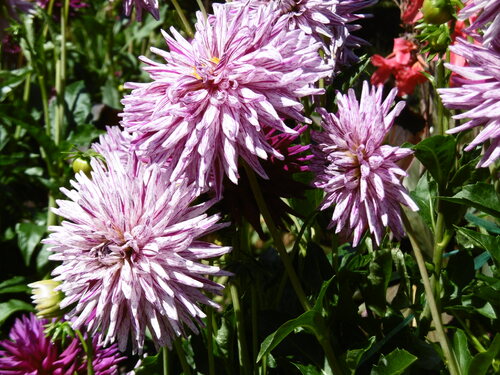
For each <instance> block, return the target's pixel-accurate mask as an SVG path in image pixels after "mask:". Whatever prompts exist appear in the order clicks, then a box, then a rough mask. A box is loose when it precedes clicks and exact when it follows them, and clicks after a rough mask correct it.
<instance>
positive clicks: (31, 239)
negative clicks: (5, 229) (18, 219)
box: [16, 223, 46, 266]
mask: <svg viewBox="0 0 500 375" xmlns="http://www.w3.org/2000/svg"><path fill="white" fill-rule="evenodd" d="M45 230H46V227H45V226H44V225H37V224H34V223H17V224H16V233H17V244H18V246H19V249H20V250H21V254H22V255H23V259H24V263H25V264H26V266H29V264H30V260H31V256H32V255H33V252H34V251H35V248H36V246H37V245H38V244H39V243H40V241H41V239H42V237H43V235H44V234H45Z"/></svg>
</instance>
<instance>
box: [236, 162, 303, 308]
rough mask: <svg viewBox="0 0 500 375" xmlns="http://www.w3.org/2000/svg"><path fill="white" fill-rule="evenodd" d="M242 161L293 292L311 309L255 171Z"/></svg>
mask: <svg viewBox="0 0 500 375" xmlns="http://www.w3.org/2000/svg"><path fill="white" fill-rule="evenodd" d="M242 162H243V166H244V168H245V171H246V173H247V176H248V180H249V182H250V187H251V188H252V192H253V194H254V197H255V200H256V201H257V206H258V207H259V209H260V212H261V213H262V216H263V217H264V220H265V222H266V224H267V227H268V229H269V232H271V237H272V238H273V242H274V246H275V247H276V249H277V250H278V253H279V255H280V257H281V260H282V262H283V265H284V266H285V270H286V273H287V274H288V277H289V278H290V282H291V283H292V287H293V289H294V290H295V294H296V295H297V298H298V299H299V301H300V304H301V305H302V307H303V308H304V310H305V311H308V310H311V306H310V305H309V302H308V301H307V298H306V294H305V293H304V289H302V285H301V284H300V281H299V278H298V276H297V274H296V273H295V270H294V268H293V265H292V262H291V261H290V258H289V257H288V253H287V251H286V248H285V245H284V244H283V240H282V238H281V235H280V233H279V231H278V229H277V228H276V225H275V224H274V221H273V219H272V217H271V214H270V213H269V210H268V208H267V205H266V203H265V201H264V197H263V196H262V192H261V191H260V187H259V184H258V182H257V178H256V177H255V173H254V171H253V170H252V168H250V167H249V166H248V164H247V163H246V162H245V161H242Z"/></svg>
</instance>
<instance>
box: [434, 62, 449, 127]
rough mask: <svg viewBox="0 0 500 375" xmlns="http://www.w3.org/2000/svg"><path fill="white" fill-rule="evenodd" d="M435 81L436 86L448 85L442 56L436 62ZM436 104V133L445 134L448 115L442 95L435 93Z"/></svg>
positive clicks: (447, 125)
mask: <svg viewBox="0 0 500 375" xmlns="http://www.w3.org/2000/svg"><path fill="white" fill-rule="evenodd" d="M435 76H436V78H435V82H436V87H446V86H447V85H446V82H445V70H444V64H443V60H442V59H441V58H440V59H439V60H438V62H437V64H436V74H435ZM434 102H435V105H436V112H437V121H436V130H435V134H439V135H444V134H445V133H446V131H447V130H448V128H449V123H448V116H446V115H445V108H444V106H443V102H442V101H441V97H440V96H439V95H437V94H436V95H435V101H434Z"/></svg>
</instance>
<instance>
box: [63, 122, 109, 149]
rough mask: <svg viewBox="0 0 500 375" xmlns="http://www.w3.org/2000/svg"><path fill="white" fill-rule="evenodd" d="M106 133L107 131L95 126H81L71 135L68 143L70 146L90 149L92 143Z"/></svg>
mask: <svg viewBox="0 0 500 375" xmlns="http://www.w3.org/2000/svg"><path fill="white" fill-rule="evenodd" d="M104 133H105V131H103V130H100V129H97V128H96V127H95V126H94V125H91V124H80V125H77V127H76V129H75V130H74V131H72V132H71V133H70V135H69V137H68V141H67V143H68V144H69V145H75V146H83V147H88V145H89V144H90V143H91V142H92V141H94V140H95V139H96V138H97V137H99V136H100V135H101V134H104Z"/></svg>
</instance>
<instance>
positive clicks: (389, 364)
mask: <svg viewBox="0 0 500 375" xmlns="http://www.w3.org/2000/svg"><path fill="white" fill-rule="evenodd" d="M416 360H417V357H415V356H414V355H413V354H411V353H409V352H407V351H406V350H404V349H396V350H393V351H392V352H391V353H389V354H388V355H387V356H381V357H380V360H379V361H378V364H377V365H376V366H374V367H373V369H372V371H371V372H370V375H399V374H401V373H402V372H403V371H404V370H405V369H407V368H408V367H409V366H410V365H411V364H412V363H413V362H415V361H416Z"/></svg>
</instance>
